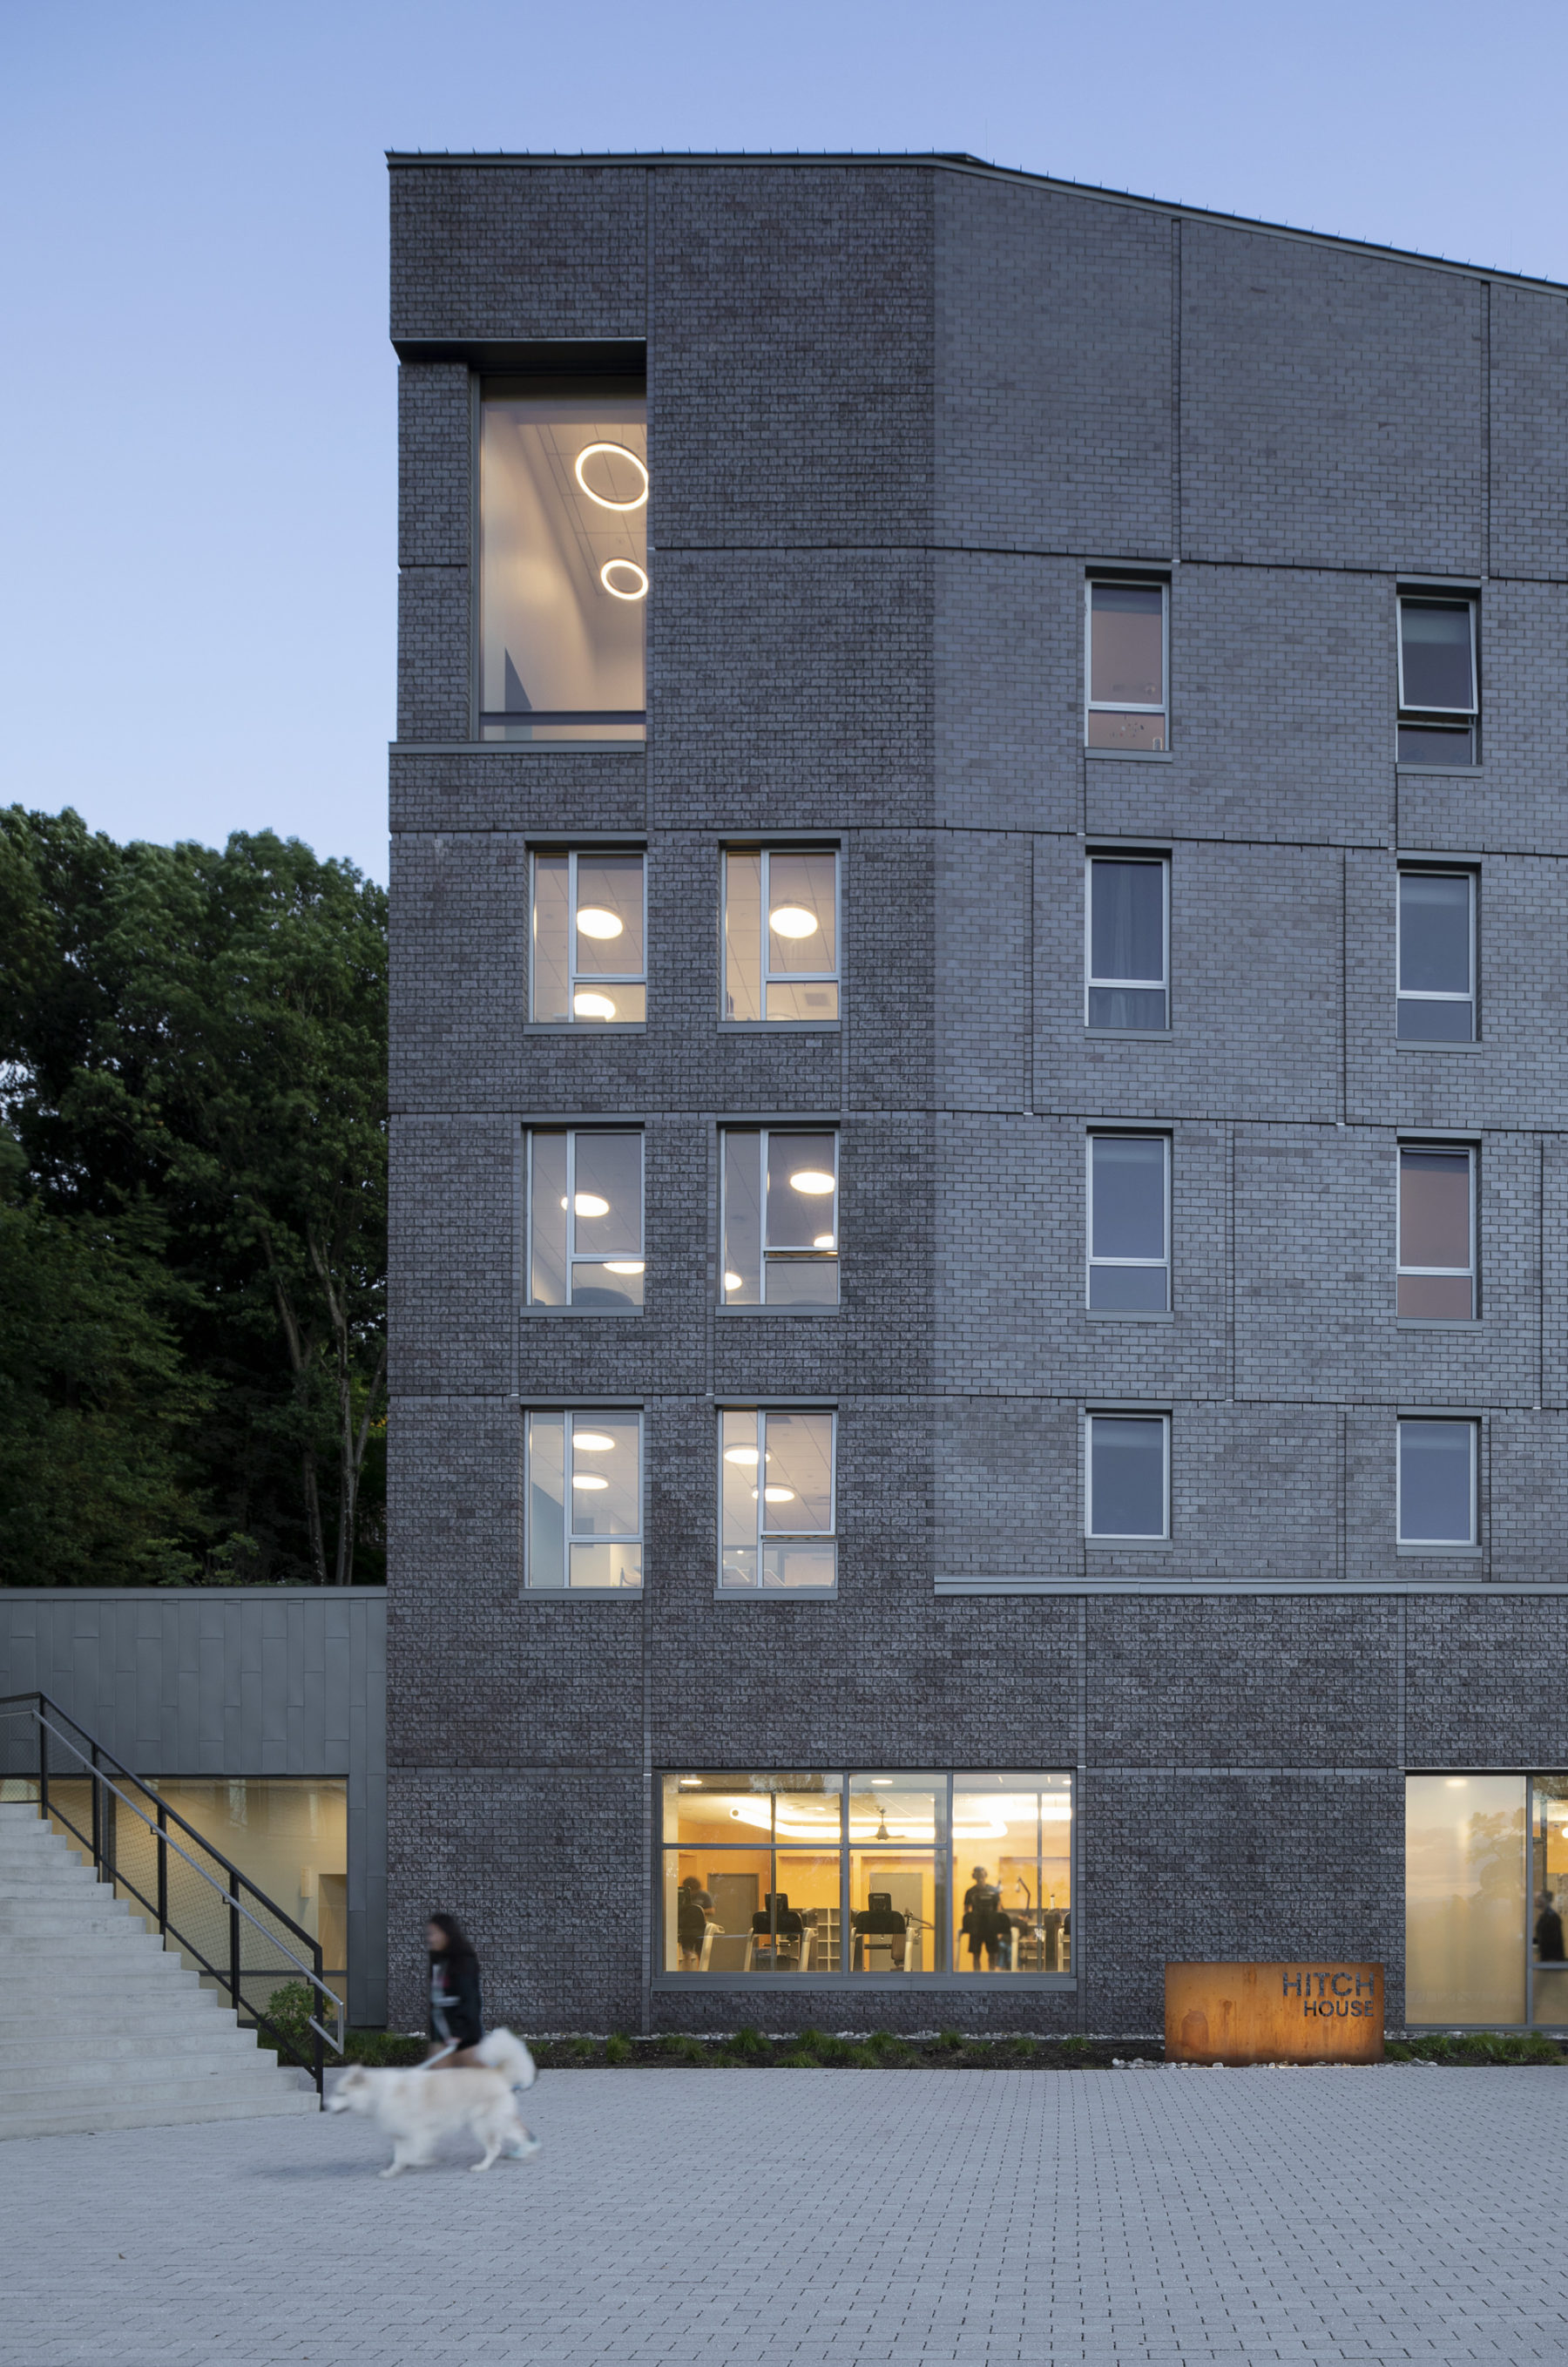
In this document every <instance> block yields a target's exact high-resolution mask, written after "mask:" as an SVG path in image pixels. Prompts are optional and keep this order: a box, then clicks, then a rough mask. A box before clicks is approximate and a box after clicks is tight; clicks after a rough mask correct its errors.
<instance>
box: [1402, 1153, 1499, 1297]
mask: <svg viewBox="0 0 1568 2367" xmlns="http://www.w3.org/2000/svg"><path fill="white" fill-rule="evenodd" d="M1397 1149H1398V1157H1397V1158H1396V1159H1395V1161H1394V1170H1393V1238H1394V1263H1393V1303H1394V1308H1395V1310H1396V1311H1397V1309H1398V1306H1399V1285H1400V1283H1401V1282H1402V1280H1403V1279H1404V1276H1405V1275H1406V1274H1411V1275H1413V1276H1420V1275H1427V1276H1430V1277H1431V1278H1432V1279H1433V1280H1435V1281H1450V1282H1451V1281H1453V1280H1455V1279H1456V1278H1458V1277H1460V1276H1461V1275H1462V1276H1463V1277H1465V1278H1466V1279H1467V1280H1468V1281H1469V1284H1470V1313H1469V1314H1468V1315H1450V1316H1439V1315H1425V1316H1422V1315H1414V1316H1412V1315H1406V1316H1403V1317H1401V1321H1402V1322H1405V1323H1442V1322H1448V1323H1473V1322H1474V1320H1475V1312H1476V1305H1477V1298H1476V1287H1475V1283H1476V1254H1475V1253H1476V1247H1477V1239H1476V1236H1477V1225H1478V1219H1479V1213H1480V1212H1479V1209H1478V1207H1477V1206H1476V1203H1477V1201H1478V1199H1479V1197H1480V1195H1479V1193H1478V1191H1477V1189H1476V1185H1477V1181H1478V1175H1479V1162H1478V1161H1477V1159H1476V1155H1475V1152H1476V1146H1475V1144H1474V1143H1473V1142H1441V1141H1436V1142H1435V1141H1431V1140H1428V1139H1425V1138H1422V1137H1420V1136H1418V1135H1411V1136H1408V1137H1406V1136H1404V1135H1401V1136H1400V1138H1399V1141H1398V1146H1397ZM1407 1150H1436V1151H1440V1152H1441V1153H1442V1155H1443V1157H1444V1158H1445V1159H1458V1158H1461V1157H1462V1158H1463V1159H1464V1160H1465V1161H1466V1163H1467V1165H1468V1168H1469V1171H1470V1227H1469V1232H1470V1263H1469V1265H1468V1266H1462V1265H1406V1264H1405V1263H1404V1189H1403V1178H1404V1154H1405V1152H1406V1151H1407Z"/></svg>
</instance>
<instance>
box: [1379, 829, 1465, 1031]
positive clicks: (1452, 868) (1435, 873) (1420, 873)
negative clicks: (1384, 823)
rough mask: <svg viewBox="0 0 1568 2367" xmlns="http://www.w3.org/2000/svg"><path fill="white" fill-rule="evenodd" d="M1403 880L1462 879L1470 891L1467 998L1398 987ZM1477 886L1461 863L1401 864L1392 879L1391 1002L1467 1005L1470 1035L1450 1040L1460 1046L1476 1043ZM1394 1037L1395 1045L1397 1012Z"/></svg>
mask: <svg viewBox="0 0 1568 2367" xmlns="http://www.w3.org/2000/svg"><path fill="white" fill-rule="evenodd" d="M1406 879H1462V880H1464V881H1465V883H1466V884H1467V886H1468V888H1469V889H1470V991H1469V993H1468V994H1450V993H1448V992H1447V991H1444V992H1442V993H1434V992H1431V991H1424V992H1417V991H1416V989H1415V988H1413V987H1404V986H1402V985H1401V984H1400V980H1401V979H1402V978H1403V977H1404V882H1405V880H1406ZM1478 886H1479V882H1478V881H1477V878H1476V876H1475V873H1474V872H1473V871H1472V870H1471V869H1469V868H1468V867H1467V866H1465V865H1464V864H1462V863H1455V864H1442V863H1402V864H1401V865H1400V866H1399V869H1398V872H1397V874H1396V875H1395V884H1394V892H1393V995H1394V1002H1395V1004H1396V1005H1397V1004H1399V1003H1401V1002H1463V1003H1468V1005H1469V1006H1470V1034H1469V1036H1468V1037H1466V1036H1455V1037H1454V1038H1453V1039H1452V1040H1453V1041H1454V1042H1455V1043H1456V1044H1463V1043H1466V1042H1469V1043H1472V1044H1473V1043H1475V1042H1476V1041H1477V1035H1476V1026H1475V1002H1476V994H1475V958H1476V926H1475V919H1476V905H1477V903H1478V901H1479V897H1478V895H1477V889H1478ZM1394 1037H1395V1041H1398V1039H1399V1014H1398V1011H1397V1008H1396V1010H1395V1013H1394ZM1414 1040H1416V1039H1415V1038H1412V1037H1410V1036H1406V1037H1405V1038H1404V1041H1405V1042H1406V1043H1410V1042H1412V1041H1414Z"/></svg>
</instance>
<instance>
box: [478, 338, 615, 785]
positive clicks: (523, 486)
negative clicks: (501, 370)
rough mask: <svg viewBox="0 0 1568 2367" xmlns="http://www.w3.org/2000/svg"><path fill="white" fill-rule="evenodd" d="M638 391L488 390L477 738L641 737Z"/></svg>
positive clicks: (482, 438)
mask: <svg viewBox="0 0 1568 2367" xmlns="http://www.w3.org/2000/svg"><path fill="white" fill-rule="evenodd" d="M647 422H648V404H647V399H646V395H645V392H644V390H643V386H642V383H641V381H640V380H631V379H599V380H581V381H578V382H575V383H573V382H570V381H567V380H558V381H555V382H554V383H551V382H550V381H547V380H534V381H525V380H518V381H512V382H508V381H501V380H498V381H494V382H492V383H489V384H487V385H486V387H485V390H484V395H483V400H482V402H481V404H480V425H479V731H480V736H481V737H482V738H483V739H486V740H508V741H517V742H524V743H528V742H533V743H541V742H543V743H549V742H570V741H574V740H575V741H588V742H615V741H638V740H641V739H642V738H643V737H644V736H645V725H646V721H647V717H646V714H645V711H644V710H645V708H646V704H647V700H646V693H645V690H644V660H643V640H644V627H645V619H646V616H647V606H648V592H649V561H648V493H649V480H648V425H647Z"/></svg>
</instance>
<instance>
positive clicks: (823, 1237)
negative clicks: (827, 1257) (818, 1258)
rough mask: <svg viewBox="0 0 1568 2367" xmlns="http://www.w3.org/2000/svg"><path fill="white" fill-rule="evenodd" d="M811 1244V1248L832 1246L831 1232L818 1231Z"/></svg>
mask: <svg viewBox="0 0 1568 2367" xmlns="http://www.w3.org/2000/svg"><path fill="white" fill-rule="evenodd" d="M811 1246H812V1248H813V1249H814V1250H830V1249H831V1248H832V1246H833V1236H832V1234H831V1233H818V1236H817V1238H816V1240H814V1241H813V1242H812V1244H811Z"/></svg>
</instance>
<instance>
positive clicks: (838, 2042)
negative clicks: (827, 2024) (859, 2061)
mask: <svg viewBox="0 0 1568 2367" xmlns="http://www.w3.org/2000/svg"><path fill="white" fill-rule="evenodd" d="M816 2054H817V2060H818V2063H827V2064H830V2065H832V2066H834V2067H838V2068H841V2067H843V2065H844V2064H846V2063H850V2062H852V2061H853V2059H854V2048H853V2047H852V2046H851V2044H849V2042H848V2040H847V2039H843V2038H818V2041H817V2047H816Z"/></svg>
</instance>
